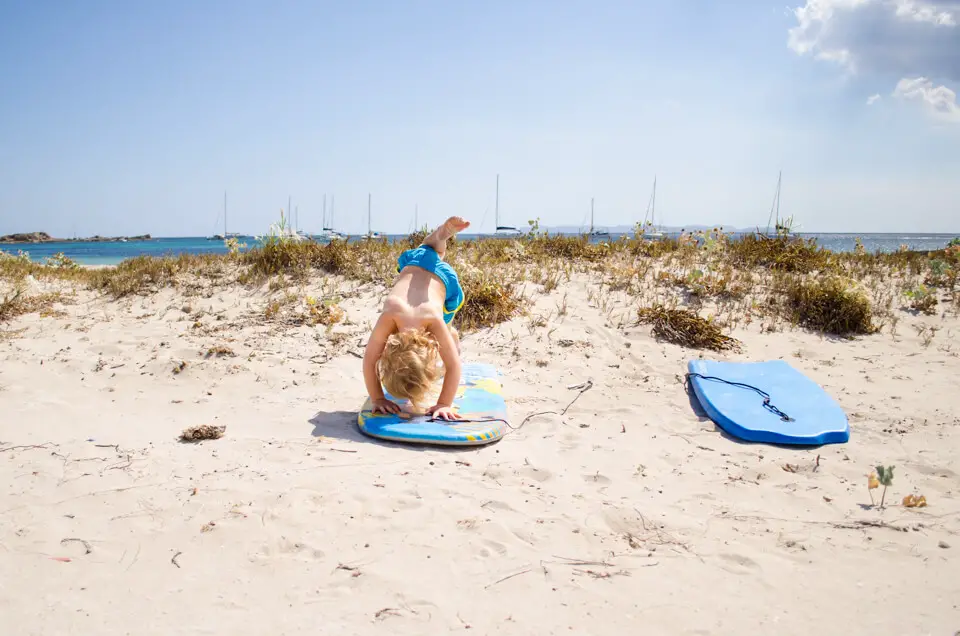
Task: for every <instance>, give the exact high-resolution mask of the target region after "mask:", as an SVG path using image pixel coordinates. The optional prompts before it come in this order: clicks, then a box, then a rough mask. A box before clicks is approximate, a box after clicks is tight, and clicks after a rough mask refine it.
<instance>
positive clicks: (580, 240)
mask: <svg viewBox="0 0 960 636" xmlns="http://www.w3.org/2000/svg"><path fill="white" fill-rule="evenodd" d="M611 251H612V248H611V247H610V246H609V244H605V243H591V242H590V240H589V239H588V238H587V237H586V236H550V235H549V234H540V235H536V236H533V237H531V238H528V239H526V240H525V241H524V252H525V254H526V255H527V256H528V257H529V258H530V259H532V260H534V261H537V260H542V259H544V258H549V259H563V260H578V261H588V262H592V261H598V260H600V259H601V258H603V257H605V256H607V255H608V254H610V252H611Z"/></svg>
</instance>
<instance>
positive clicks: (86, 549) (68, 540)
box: [60, 537, 93, 554]
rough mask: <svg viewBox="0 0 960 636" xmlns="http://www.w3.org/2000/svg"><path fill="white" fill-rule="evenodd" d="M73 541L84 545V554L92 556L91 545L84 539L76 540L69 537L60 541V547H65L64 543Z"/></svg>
mask: <svg viewBox="0 0 960 636" xmlns="http://www.w3.org/2000/svg"><path fill="white" fill-rule="evenodd" d="M71 541H76V542H77V543H81V544H83V549H84V554H90V553H91V552H93V548H92V547H90V544H89V543H87V542H86V541H84V540H83V539H75V538H72V537H68V538H66V539H60V545H63V544H64V543H69V542H71Z"/></svg>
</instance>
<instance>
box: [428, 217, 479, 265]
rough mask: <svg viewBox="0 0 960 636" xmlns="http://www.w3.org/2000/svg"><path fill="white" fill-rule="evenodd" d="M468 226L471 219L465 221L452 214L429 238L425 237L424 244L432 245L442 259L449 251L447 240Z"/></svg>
mask: <svg viewBox="0 0 960 636" xmlns="http://www.w3.org/2000/svg"><path fill="white" fill-rule="evenodd" d="M468 227H470V221H464V220H463V219H462V218H461V217H459V216H451V217H450V218H449V219H447V220H446V221H444V222H443V224H442V225H440V226H439V227H438V228H437V229H435V230H434V231H433V232H431V233H430V234H429V236H427V238H425V239H423V245H429V246H430V247H432V248H433V249H434V250H436V252H437V255H438V256H440V258H441V259H442V258H443V255H444V254H446V253H447V241H448V240H449V239H450V238H452V237H453V235H455V234H456V233H457V232H462V231H463V230H465V229H467V228H468Z"/></svg>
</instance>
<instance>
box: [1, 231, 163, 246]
mask: <svg viewBox="0 0 960 636" xmlns="http://www.w3.org/2000/svg"><path fill="white" fill-rule="evenodd" d="M151 239H152V237H151V236H150V235H149V234H142V235H140V236H99V235H97V236H90V237H86V238H72V239H67V238H54V237H52V236H50V235H49V234H47V233H46V232H26V233H22V234H7V235H6V236H0V244H4V245H9V244H12V243H125V242H127V241H149V240H151Z"/></svg>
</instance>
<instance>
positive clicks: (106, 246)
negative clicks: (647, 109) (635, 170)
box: [0, 233, 956, 265]
mask: <svg viewBox="0 0 960 636" xmlns="http://www.w3.org/2000/svg"><path fill="white" fill-rule="evenodd" d="M619 236H621V235H618V234H613V233H612V234H611V235H610V239H616V238H618V237H619ZM669 236H679V234H671V235H669ZM800 236H802V237H804V238H812V239H815V240H816V241H817V244H818V245H820V246H822V247H824V248H825V249H828V250H830V251H833V252H852V251H854V249H856V241H857V239H858V238H859V239H860V241H861V242H862V243H863V247H864V249H866V251H867V252H895V251H897V250H898V249H900V246H901V245H906V246H907V248H908V249H910V250H917V251H928V250H938V249H943V248H944V247H946V245H947V243H949V242H950V240H951V239H952V238H954V237H955V236H956V235H955V234H905V233H898V234H803V233H801V234H800ZM384 238H385V239H386V240H388V241H391V242H392V241H397V240H405V239H406V238H407V236H406V235H405V234H404V235H399V234H398V235H387V236H385V237H384ZM460 238H462V239H476V238H479V235H476V234H461V235H460ZM348 240H350V241H362V240H366V239H365V238H363V237H356V236H355V237H350V238H349V239H348ZM601 240H607V239H601V238H593V239H592V241H593V242H599V241H601ZM240 242H241V243H245V244H246V248H245V249H250V248H251V247H255V246H256V245H257V244H258V242H257V239H255V238H241V239H240ZM0 250H3V251H5V252H7V253H11V254H16V253H17V251H18V250H22V251H23V252H25V253H26V254H28V255H29V256H30V258H31V259H32V260H35V261H42V260H44V259H45V258H47V257H49V256H53V255H54V254H57V253H58V252H63V254H64V255H65V256H67V257H69V258H71V259H73V260H74V261H76V262H77V263H80V264H81V265H116V264H117V263H119V262H120V261H122V260H125V259H128V258H133V257H135V256H176V255H179V254H226V253H227V247H226V245H224V242H223V241H222V240H210V239H207V238H204V237H184V238H154V239H150V240H147V241H126V242H112V241H103V242H83V243H78V242H72V241H63V242H54V243H22V244H21V243H14V244H6V245H0Z"/></svg>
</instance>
